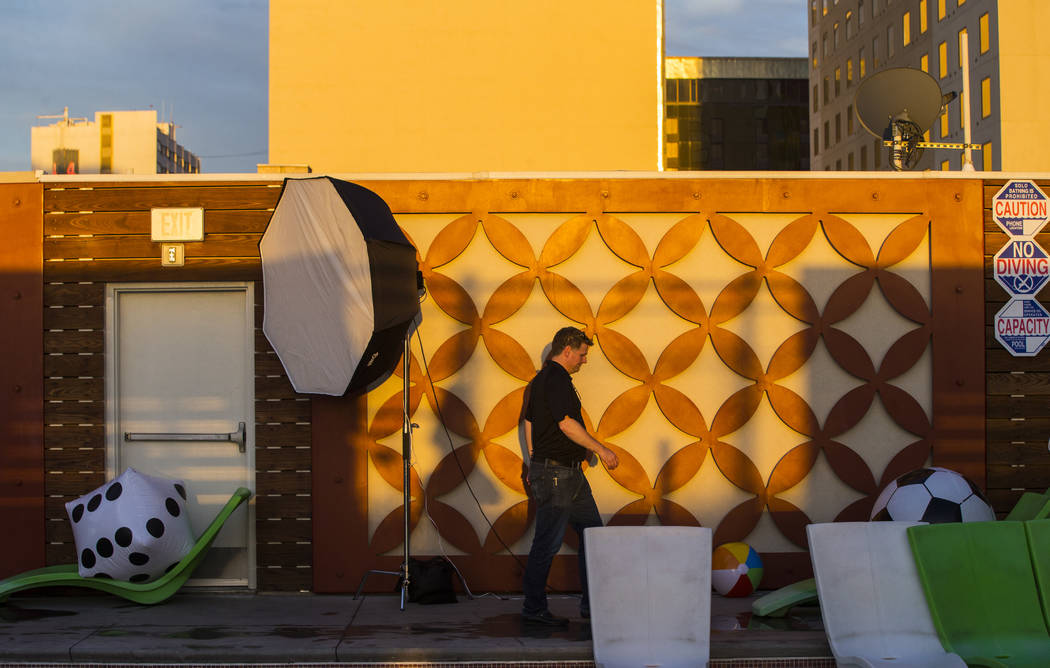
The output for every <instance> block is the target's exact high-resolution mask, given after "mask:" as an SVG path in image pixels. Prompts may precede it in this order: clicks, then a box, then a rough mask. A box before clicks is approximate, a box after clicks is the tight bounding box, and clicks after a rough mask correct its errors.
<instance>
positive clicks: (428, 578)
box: [395, 557, 456, 605]
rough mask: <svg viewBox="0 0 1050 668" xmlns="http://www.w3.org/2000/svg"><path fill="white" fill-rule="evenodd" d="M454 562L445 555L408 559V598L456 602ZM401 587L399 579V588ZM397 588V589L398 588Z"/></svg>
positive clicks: (427, 602) (414, 600) (410, 599)
mask: <svg viewBox="0 0 1050 668" xmlns="http://www.w3.org/2000/svg"><path fill="white" fill-rule="evenodd" d="M452 573H453V568H452V564H450V563H449V562H448V559H445V558H444V557H433V558H431V559H426V560H420V559H411V558H410V559H409V560H408V600H409V601H411V602H412V603H422V604H424V605H427V604H430V603H456V590H455V589H453V588H452ZM400 588H401V580H400V579H398V583H397V589H400ZM397 589H395V591H396V590H397Z"/></svg>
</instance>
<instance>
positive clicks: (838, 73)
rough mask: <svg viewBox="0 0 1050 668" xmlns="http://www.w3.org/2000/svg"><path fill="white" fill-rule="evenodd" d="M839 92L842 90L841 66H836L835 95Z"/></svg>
mask: <svg viewBox="0 0 1050 668" xmlns="http://www.w3.org/2000/svg"><path fill="white" fill-rule="evenodd" d="M841 92H842V68H841V67H836V68H835V97H838V96H839V93H841Z"/></svg>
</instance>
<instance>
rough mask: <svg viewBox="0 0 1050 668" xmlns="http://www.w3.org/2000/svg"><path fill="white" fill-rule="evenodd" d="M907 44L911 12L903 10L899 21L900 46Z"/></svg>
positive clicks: (908, 42)
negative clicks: (902, 16) (902, 15)
mask: <svg viewBox="0 0 1050 668" xmlns="http://www.w3.org/2000/svg"><path fill="white" fill-rule="evenodd" d="M909 44H911V12H904V19H903V20H902V21H901V46H908V45H909Z"/></svg>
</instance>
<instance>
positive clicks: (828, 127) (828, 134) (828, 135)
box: [824, 121, 831, 151]
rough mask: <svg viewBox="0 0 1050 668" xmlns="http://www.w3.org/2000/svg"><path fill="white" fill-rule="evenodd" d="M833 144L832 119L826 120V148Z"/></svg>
mask: <svg viewBox="0 0 1050 668" xmlns="http://www.w3.org/2000/svg"><path fill="white" fill-rule="evenodd" d="M830 145H831V121H824V150H825V151H826V150H827V148H828V146H830Z"/></svg>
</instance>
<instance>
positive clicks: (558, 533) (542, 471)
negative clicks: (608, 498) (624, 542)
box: [522, 460, 602, 614]
mask: <svg viewBox="0 0 1050 668" xmlns="http://www.w3.org/2000/svg"><path fill="white" fill-rule="evenodd" d="M529 483H530V486H531V487H532V498H533V501H534V502H535V503H536V533H535V535H534V536H533V538H532V549H531V550H529V562H528V564H526V566H525V578H524V582H523V585H522V588H523V589H524V590H525V602H524V604H523V605H522V612H523V613H525V614H535V613H537V612H541V611H543V610H546V609H547V593H546V591H545V589H546V586H547V575H548V574H549V573H550V570H551V560H552V559H553V558H554V555H555V554H557V553H558V550H559V549H560V548H561V544H562V540H563V539H564V538H565V529H566V527H568V525H570V524H571V525H572V528H573V529H575V530H576V534H577V535H578V536H579V537H580V550H579V569H580V587H581V588H582V589H583V598H582V600H581V602H580V609H581V610H582V611H584V612H589V610H590V607H589V602H588V597H587V561H586V555H585V554H584V545H583V530H584V529H586V528H588V527H600V526H602V518H601V516H600V515H599V514H598V506H597V505H595V503H594V496H592V495H591V486H590V485H589V484H588V483H587V478H585V477H584V475H583V471H582V470H581V469H580V468H570V467H566V466H550V465H547V464H546V463H544V461H543V460H537V461H534V462H532V463H531V464H530V465H529Z"/></svg>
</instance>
